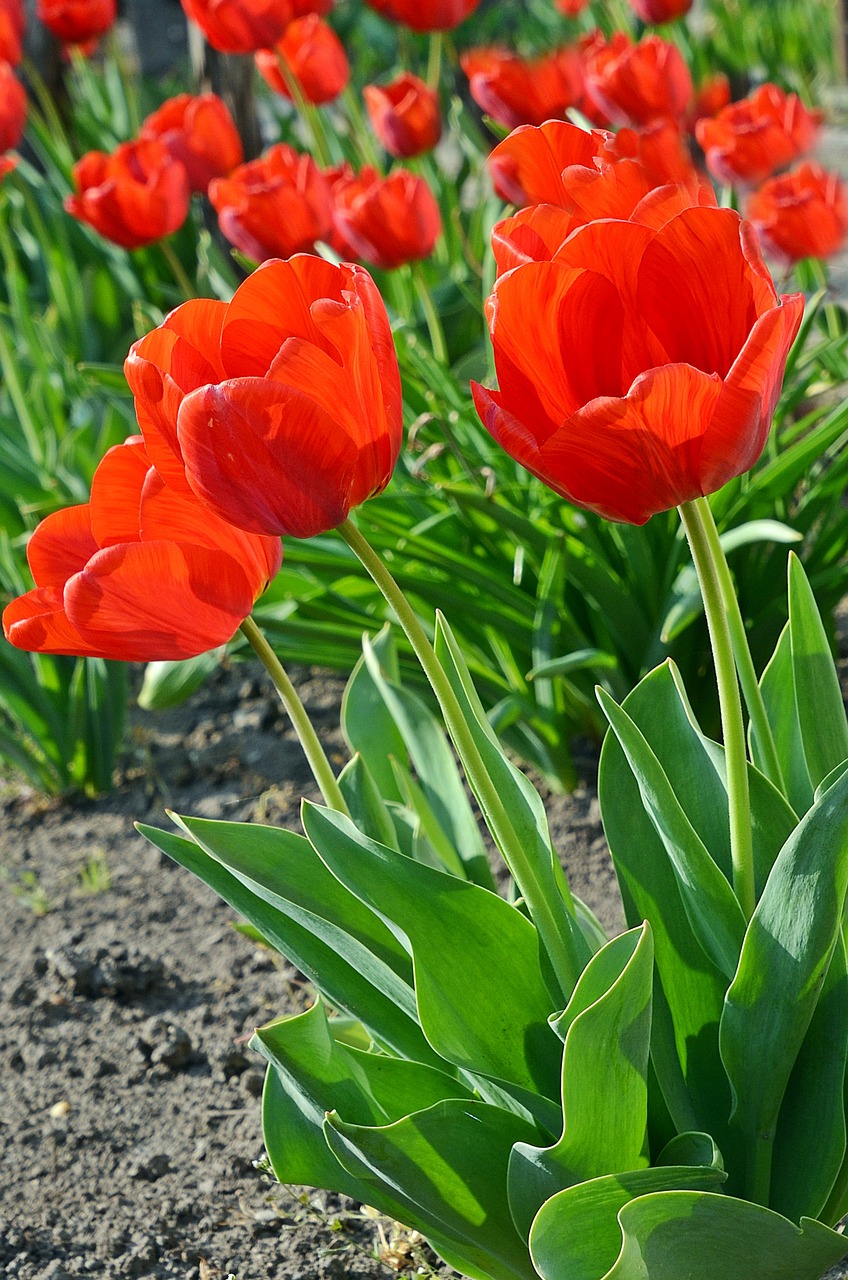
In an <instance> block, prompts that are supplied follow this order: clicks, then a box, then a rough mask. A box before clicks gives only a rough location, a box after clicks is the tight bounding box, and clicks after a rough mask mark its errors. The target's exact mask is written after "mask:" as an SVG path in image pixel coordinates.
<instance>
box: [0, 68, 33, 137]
mask: <svg viewBox="0 0 848 1280" xmlns="http://www.w3.org/2000/svg"><path fill="white" fill-rule="evenodd" d="M26 117H27V96H26V90H25V89H24V87H23V85H22V84H21V82H20V80H19V79H18V77H17V76H16V75H15V73H14V70H13V69H12V67H11V66H10V65H9V63H8V62H0V151H9V150H11V148H12V147H16V146H17V145H18V143H19V142H20V140H21V138H22V136H23V132H24V127H25V126H26Z"/></svg>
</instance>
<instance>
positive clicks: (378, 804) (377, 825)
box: [338, 751, 398, 849]
mask: <svg viewBox="0 0 848 1280" xmlns="http://www.w3.org/2000/svg"><path fill="white" fill-rule="evenodd" d="M338 783H339V788H340V790H341V793H342V795H343V796H344V798H345V803H346V804H347V807H348V809H349V810H350V816H351V818H352V819H353V821H354V823H355V825H356V826H357V827H359V829H360V831H364V832H365V834H366V835H368V836H371V838H372V839H374V840H379V842H380V844H387V845H389V847H390V848H392V849H396V848H397V847H398V843H397V835H396V834H395V826H394V823H393V822H392V816H391V814H390V813H389V810H388V808H387V806H386V803H385V801H384V800H383V797H382V796H381V795H380V792H379V791H378V790H377V784H376V782H375V781H374V778H373V776H372V774H371V771H370V769H369V768H368V765H367V764H366V763H365V761H364V760H363V758H362V756H361V755H360V754H359V752H358V751H357V752H355V754H354V755H353V756H351V758H350V760H348V762H347V764H346V765H345V767H344V768H343V769H342V771H341V773H340V774H339V777H338Z"/></svg>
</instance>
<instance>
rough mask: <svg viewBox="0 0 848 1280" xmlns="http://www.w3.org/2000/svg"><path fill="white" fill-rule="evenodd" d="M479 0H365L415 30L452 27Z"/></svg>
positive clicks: (475, 6)
mask: <svg viewBox="0 0 848 1280" xmlns="http://www.w3.org/2000/svg"><path fill="white" fill-rule="evenodd" d="M479 3H480V0H366V4H368V5H369V6H370V7H371V8H372V9H374V10H375V11H376V12H377V13H379V14H381V15H382V16H383V17H384V18H389V19H390V21H392V22H399V23H400V24H401V26H404V27H410V28H411V30H413V31H450V30H451V29H452V28H453V27H458V26H459V24H460V23H461V22H464V21H465V19H466V18H467V17H469V16H470V15H471V14H472V13H473V12H474V10H475V9H476V8H477V6H478V4H479Z"/></svg>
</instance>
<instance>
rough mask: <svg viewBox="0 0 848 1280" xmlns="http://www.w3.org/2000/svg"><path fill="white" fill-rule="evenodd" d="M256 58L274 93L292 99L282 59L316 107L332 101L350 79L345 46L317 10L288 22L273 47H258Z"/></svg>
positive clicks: (302, 91) (307, 97)
mask: <svg viewBox="0 0 848 1280" xmlns="http://www.w3.org/2000/svg"><path fill="white" fill-rule="evenodd" d="M254 59H255V61H256V66H257V68H258V70H259V73H260V75H261V76H262V79H263V80H264V81H265V83H266V84H267V85H269V86H270V87H271V88H272V89H273V90H274V92H275V93H279V94H281V95H282V97H284V98H288V99H291V96H292V95H291V91H290V89H289V86H288V84H287V83H286V78H285V76H284V75H283V72H282V69H281V67H280V62H282V63H283V65H284V66H285V67H286V69H287V71H288V74H289V75H290V76H291V77H292V79H293V80H294V81H296V83H297V84H298V86H299V88H300V92H301V93H302V94H303V96H304V98H305V99H306V101H307V102H311V103H313V104H314V105H315V106H321V105H322V104H323V103H325V102H332V101H333V99H334V98H337V97H338V96H339V94H340V93H341V92H342V90H343V89H344V88H345V87H346V86H347V84H348V81H349V80H350V63H349V62H348V60H347V54H346V53H345V51H344V45H343V44H342V42H341V40H340V39H339V37H338V36H337V35H336V33H335V31H334V30H333V28H332V27H330V26H328V25H327V23H326V22H324V20H323V19H322V18H319V17H318V15H317V14H314V13H310V14H308V15H307V16H306V17H305V18H296V19H295V21H294V22H291V23H289V25H288V26H287V27H286V30H285V32H284V33H283V37H282V39H281V40H278V41H277V43H276V44H275V46H274V48H273V49H259V50H258V51H257V52H256V53H255V54H254Z"/></svg>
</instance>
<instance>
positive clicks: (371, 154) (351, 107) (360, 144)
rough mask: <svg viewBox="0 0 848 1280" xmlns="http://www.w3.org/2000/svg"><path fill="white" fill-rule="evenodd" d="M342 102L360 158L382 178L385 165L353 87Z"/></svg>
mask: <svg viewBox="0 0 848 1280" xmlns="http://www.w3.org/2000/svg"><path fill="white" fill-rule="evenodd" d="M342 101H343V102H344V105H345V111H346V112H347V118H348V121H349V123H350V131H351V134H352V136H353V138H354V140H355V142H356V146H357V150H358V151H359V154H360V156H361V157H362V159H363V160H364V162H365V163H366V164H370V165H371V167H372V169H376V171H377V173H378V174H379V175H380V176H381V177H382V175H383V164H382V161H381V160H380V157H379V155H378V154H377V148H376V147H375V146H374V137H373V135H372V133H371V130H370V128H369V126H368V123H367V121H366V119H365V116H364V115H363V113H362V108H361V107H360V105H359V98H358V97H357V94H356V91H355V90H354V89H353V88H352V86H351V85H348V86H347V87H346V89H345V91H344V93H343V94H342Z"/></svg>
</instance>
